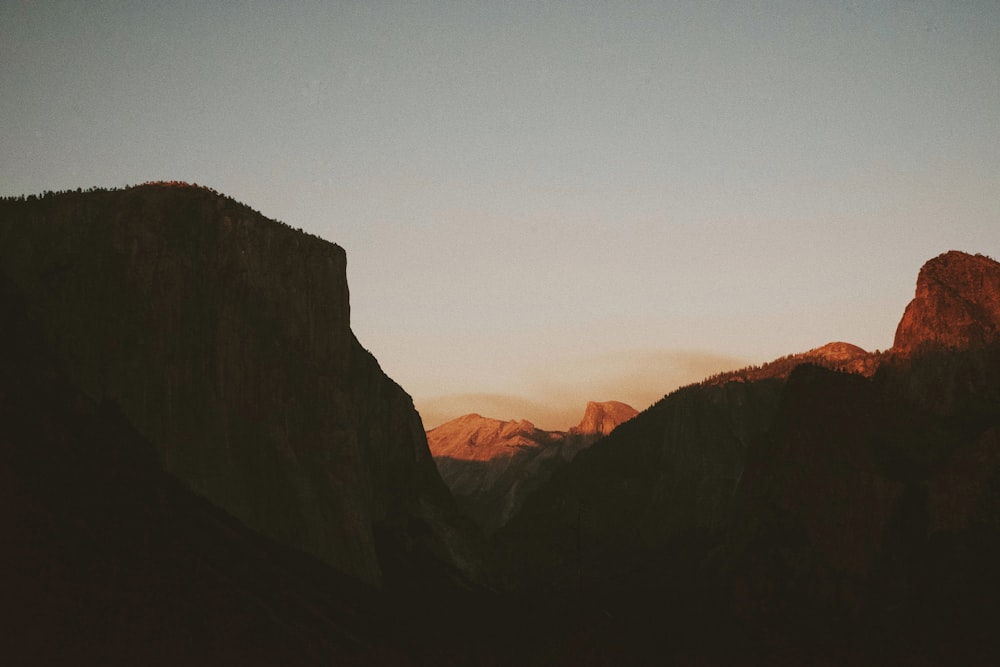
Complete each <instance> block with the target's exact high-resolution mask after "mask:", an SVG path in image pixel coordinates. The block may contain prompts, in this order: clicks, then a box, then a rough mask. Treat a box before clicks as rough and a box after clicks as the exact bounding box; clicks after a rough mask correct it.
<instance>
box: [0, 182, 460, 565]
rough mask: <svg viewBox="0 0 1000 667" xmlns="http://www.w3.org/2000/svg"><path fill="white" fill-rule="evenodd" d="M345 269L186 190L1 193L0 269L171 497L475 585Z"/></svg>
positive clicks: (239, 209) (453, 521)
mask: <svg viewBox="0 0 1000 667" xmlns="http://www.w3.org/2000/svg"><path fill="white" fill-rule="evenodd" d="M345 267H346V258H345V254H344V251H343V250H342V249H341V248H340V247H338V246H336V245H334V244H332V243H328V242H326V241H323V240H321V239H318V238H316V237H311V236H308V235H305V234H303V233H301V232H298V231H295V230H293V229H291V228H290V227H288V226H286V225H283V224H281V223H278V222H275V221H272V220H268V219H267V218H265V217H263V216H262V215H260V214H259V213H256V212H254V211H252V210H250V209H249V208H247V207H246V206H243V205H241V204H238V203H236V202H234V201H233V200H231V199H228V198H226V197H223V196H221V195H218V194H216V193H214V192H212V191H210V190H207V189H204V188H198V187H193V186H183V185H174V184H149V185H144V186H140V187H135V188H130V189H126V190H120V191H96V192H88V193H63V194H55V195H49V196H46V197H43V198H41V199H37V198H28V199H27V200H21V199H16V200H12V199H7V200H4V201H3V202H2V203H0V273H2V274H5V275H6V276H7V277H8V279H9V280H10V281H11V282H12V284H13V285H14V286H15V288H16V289H17V290H19V292H20V293H22V294H23V295H24V298H25V299H26V301H27V302H28V303H30V304H31V306H32V308H33V309H34V310H35V311H36V312H37V315H38V318H37V319H38V327H39V329H40V332H41V335H43V336H45V337H46V339H47V340H48V341H49V344H50V346H51V350H52V354H53V355H54V356H55V357H56V358H57V359H58V360H59V362H60V364H61V367H63V368H65V369H66V372H67V373H68V375H69V377H70V379H71V381H72V382H73V383H74V385H75V386H78V387H80V389H81V390H82V391H83V393H84V394H85V395H86V396H88V397H90V398H91V399H92V400H95V401H97V402H98V403H101V402H112V403H114V404H115V405H117V406H119V408H120V410H121V412H122V414H123V416H124V417H125V418H126V419H127V420H128V422H129V423H131V424H133V425H134V426H135V428H136V430H137V431H138V432H139V433H140V434H141V435H142V436H143V438H145V439H146V440H148V441H149V442H150V443H151V444H152V446H153V447H154V449H155V450H156V453H157V460H158V461H159V462H160V464H161V465H162V466H163V468H164V469H165V470H166V471H167V472H169V473H170V474H172V475H173V476H175V477H176V478H177V479H179V480H181V481H182V482H183V483H184V485H185V486H186V487H187V488H189V489H191V490H192V491H194V492H195V493H197V494H199V495H201V496H204V497H205V498H206V499H208V500H209V501H211V502H212V503H213V504H215V505H216V506H218V507H219V508H221V509H223V510H225V511H226V512H228V513H231V514H232V515H233V516H235V517H236V518H238V519H239V520H240V521H242V522H244V523H245V524H246V525H247V526H248V527H250V528H252V529H254V530H256V531H259V532H261V533H263V534H264V535H267V536H269V537H271V538H273V539H275V540H277V541H278V542H281V543H284V544H287V545H289V546H291V547H294V548H297V549H302V550H304V551H306V552H308V553H311V554H313V555H315V556H317V557H318V558H320V559H322V560H324V561H326V562H328V563H329V564H331V565H333V566H334V567H336V568H337V569H339V570H340V571H342V572H345V573H347V574H349V575H351V576H354V577H357V578H358V579H361V580H363V581H366V582H369V583H372V584H381V583H383V582H384V581H385V580H386V579H397V580H400V581H402V580H410V581H423V580H424V579H426V576H427V573H426V572H423V571H421V573H420V575H419V576H416V575H412V576H411V574H412V573H408V570H409V569H413V568H414V567H415V565H414V564H415V563H421V564H422V565H421V566H420V567H423V566H425V565H428V564H430V563H436V564H437V566H438V567H439V569H440V573H441V575H442V576H453V577H458V578H462V577H464V576H473V577H475V576H476V572H477V571H478V570H477V568H479V565H478V561H477V560H476V558H477V557H476V556H474V555H473V553H472V551H470V550H469V547H468V543H469V542H468V541H467V540H466V539H465V537H464V536H465V535H466V534H468V535H471V539H474V530H473V529H472V528H471V526H469V527H468V529H467V528H464V527H463V526H464V524H463V523H462V520H461V519H460V518H459V517H458V515H457V512H456V509H455V506H454V503H453V501H452V498H451V496H450V494H449V493H448V490H447V488H446V487H445V485H444V484H443V482H442V481H441V479H440V476H439V475H438V472H437V469H436V468H435V466H434V462H433V460H432V458H431V455H430V452H429V451H428V449H427V444H426V440H425V436H424V433H423V427H422V425H421V422H420V418H419V416H418V415H417V413H416V411H415V410H414V409H413V404H412V401H411V399H410V397H409V396H408V395H407V394H406V393H405V392H404V391H403V390H402V389H401V388H400V387H399V386H397V385H396V384H395V383H394V382H392V381H391V380H390V379H389V378H387V377H386V376H385V375H384V374H383V373H382V371H381V369H380V368H379V366H378V363H377V362H376V361H375V359H374V358H373V357H372V356H371V355H370V354H369V353H368V352H367V351H366V350H365V349H364V348H362V347H361V345H360V344H359V343H358V341H357V340H356V339H355V337H354V335H353V334H352V332H351V329H350V321H349V319H350V306H349V302H348V288H347V281H346V276H345ZM416 569H418V570H419V569H420V568H419V567H418V568H416ZM460 571H464V573H465V574H464V575H460ZM449 572H450V574H447V573H449Z"/></svg>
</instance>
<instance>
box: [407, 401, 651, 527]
mask: <svg viewBox="0 0 1000 667" xmlns="http://www.w3.org/2000/svg"><path fill="white" fill-rule="evenodd" d="M636 414H637V412H636V410H635V409H634V408H632V407H631V406H629V405H626V404H624V403H620V402H617V401H607V402H600V403H599V402H593V401H591V402H589V403H587V408H586V411H585V413H584V416H583V419H582V420H581V421H580V423H579V424H578V425H577V426H574V427H572V428H570V429H569V431H544V430H541V429H538V428H536V427H535V425H534V424H532V423H531V422H529V421H525V420H521V421H507V422H505V421H501V420H497V419H488V418H485V417H481V416H480V415H475V414H473V415H465V416H464V417H459V418H457V419H453V420H452V421H450V422H447V423H445V424H442V425H440V426H438V427H437V428H434V429H432V430H430V431H428V433H427V440H428V443H429V445H430V449H431V453H432V454H433V456H434V459H435V461H436V462H437V466H438V469H439V470H440V471H441V476H442V478H443V479H444V481H445V483H446V484H447V485H448V487H449V488H450V489H451V491H452V493H453V494H454V495H455V498H456V500H457V501H458V503H459V506H460V507H461V508H462V509H463V510H464V511H465V512H466V513H468V515H469V516H471V517H472V518H473V519H475V520H476V522H477V523H478V524H479V525H480V526H482V527H483V528H484V529H485V530H486V531H487V532H494V531H496V530H497V529H498V528H500V527H501V526H502V525H503V524H504V523H506V522H507V520H508V519H509V518H510V517H511V516H512V515H513V514H514V512H516V511H517V510H518V509H519V508H520V507H521V504H522V503H523V502H524V498H525V497H527V495H528V494H529V493H530V492H531V491H533V490H534V489H535V488H537V487H538V486H539V485H541V484H542V483H544V482H545V481H546V480H547V479H548V478H549V477H550V476H551V475H552V472H553V471H555V470H557V469H558V468H559V467H561V466H562V465H564V464H565V463H567V462H569V461H571V460H573V458H574V457H575V456H576V455H577V454H578V453H579V452H580V451H581V450H583V449H585V448H586V447H589V446H590V445H591V444H593V443H594V442H596V441H597V440H599V439H600V438H601V437H603V436H605V435H607V434H609V433H611V432H612V431H613V430H614V429H615V428H616V427H617V426H618V425H620V424H622V423H623V422H625V421H628V420H629V419H631V418H632V417H634V416H635V415H636Z"/></svg>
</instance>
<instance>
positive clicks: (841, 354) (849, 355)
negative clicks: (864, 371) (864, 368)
mask: <svg viewBox="0 0 1000 667" xmlns="http://www.w3.org/2000/svg"><path fill="white" fill-rule="evenodd" d="M803 356H810V357H820V358H822V359H826V360H827V361H832V362H846V361H853V360H855V359H859V358H862V357H866V356H868V351H867V350H865V349H864V348H861V347H858V346H857V345H853V344H851V343H844V342H842V341H836V342H833V343H827V344H826V345H823V346H822V347H817V348H816V349H815V350H809V351H808V352H806V353H805V355H803Z"/></svg>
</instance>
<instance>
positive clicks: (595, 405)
mask: <svg viewBox="0 0 1000 667" xmlns="http://www.w3.org/2000/svg"><path fill="white" fill-rule="evenodd" d="M637 414H639V411H638V410H636V409H635V408H633V407H632V406H631V405H627V404H625V403H621V402H619V401H603V402H597V401H589V402H588V403H587V409H586V411H585V412H584V414H583V419H581V420H580V423H579V424H577V425H576V426H574V427H573V428H571V429H570V433H571V434H574V435H597V436H605V435H607V434H608V433H611V431H613V430H614V429H615V428H616V427H617V426H618V425H619V424H621V423H622V422H626V421H628V420H629V419H631V418H632V417H635V416H636V415H637Z"/></svg>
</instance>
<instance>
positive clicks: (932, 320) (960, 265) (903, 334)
mask: <svg viewBox="0 0 1000 667" xmlns="http://www.w3.org/2000/svg"><path fill="white" fill-rule="evenodd" d="M998 340H1000V264H998V263H997V262H995V261H994V260H992V259H990V258H989V257H985V256H983V255H969V254H966V253H963V252H958V251H955V250H952V251H950V252H946V253H944V254H943V255H939V256H938V257H935V258H934V259H932V260H930V261H928V262H927V263H926V264H924V266H923V267H922V268H921V269H920V275H919V276H918V277H917V289H916V295H915V296H914V298H913V301H911V302H910V304H909V305H908V306H907V307H906V311H905V312H904V313H903V319H902V320H901V321H900V323H899V327H898V328H897V329H896V338H895V341H894V342H893V347H892V349H893V352H895V353H897V354H900V355H903V356H913V355H915V354H917V353H920V352H929V351H933V350H948V349H952V350H966V349H970V348H976V347H982V346H984V345H988V344H990V343H993V342H996V341H998Z"/></svg>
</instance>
